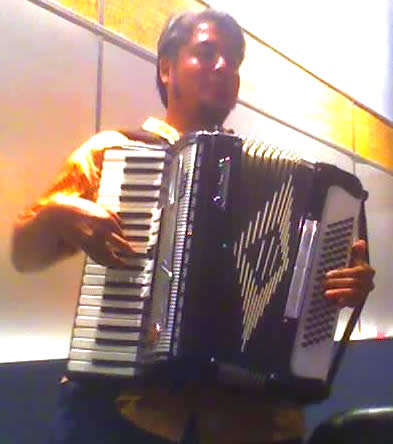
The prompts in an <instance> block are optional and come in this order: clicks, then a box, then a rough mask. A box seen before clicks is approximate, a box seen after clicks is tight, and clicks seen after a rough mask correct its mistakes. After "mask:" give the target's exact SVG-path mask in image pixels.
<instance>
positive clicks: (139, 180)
mask: <svg viewBox="0 0 393 444" xmlns="http://www.w3.org/2000/svg"><path fill="white" fill-rule="evenodd" d="M141 176H143V177H141ZM161 184H162V174H159V173H158V174H156V175H155V177H154V176H153V178H151V177H148V178H146V177H144V175H141V174H127V175H125V176H122V175H121V174H119V175H118V176H117V177H113V176H108V177H107V176H104V177H101V181H100V187H99V189H101V187H102V188H104V187H107V186H111V185H114V186H116V187H119V188H120V186H121V185H153V186H156V187H160V186H161Z"/></svg>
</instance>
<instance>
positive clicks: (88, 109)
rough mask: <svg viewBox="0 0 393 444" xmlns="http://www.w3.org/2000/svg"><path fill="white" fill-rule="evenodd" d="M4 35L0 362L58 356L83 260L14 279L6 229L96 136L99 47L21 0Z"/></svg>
mask: <svg viewBox="0 0 393 444" xmlns="http://www.w3.org/2000/svg"><path fill="white" fill-rule="evenodd" d="M16 17H17V19H15V18H16ZM10 18H12V19H10ZM0 29H1V30H2V39H0V52H1V55H2V82H1V85H0V91H1V98H2V115H1V119H0V169H1V174H0V214H1V219H0V238H1V241H2V242H1V244H0V279H1V282H2V291H1V299H0V305H1V306H0V313H1V315H0V316H1V319H0V324H1V333H2V334H1V338H0V348H1V351H2V352H1V356H0V360H1V361H3V362H7V361H19V360H30V359H47V358H57V357H64V356H65V355H66V353H67V348H68V344H67V340H68V334H69V329H70V324H71V322H72V316H73V304H74V301H75V290H76V289H77V286H78V285H79V277H78V276H79V273H76V270H79V261H80V259H75V260H73V261H68V262H65V263H64V264H62V265H59V266H57V267H54V268H52V269H49V270H48V271H45V272H43V273H39V274H34V275H21V274H18V273H16V272H15V271H14V270H13V268H12V266H11V263H10V259H9V246H10V236H11V226H12V223H13V220H14V219H15V217H16V215H17V213H18V212H20V211H21V210H22V209H23V208H24V207H25V206H27V205H30V204H31V203H32V202H33V201H34V199H36V198H37V197H38V196H39V195H40V193H42V192H43V191H44V190H45V188H47V187H48V185H49V184H50V182H51V181H52V180H53V179H54V176H55V174H56V172H57V171H58V170H59V168H60V166H61V165H62V163H63V161H64V159H65V158H66V156H67V155H68V154H69V153H70V152H71V150H72V149H74V148H76V147H77V146H78V145H79V144H80V143H81V142H82V141H83V140H84V139H85V138H87V137H88V136H89V135H91V134H92V133H93V131H94V127H95V121H94V120H95V111H94V109H95V96H96V77H97V70H96V65H97V41H96V37H95V36H94V35H92V34H90V33H89V32H87V31H85V30H84V29H82V28H80V27H78V26H75V25H73V24H71V23H69V22H67V21H65V20H63V19H61V18H59V17H57V16H56V15H54V14H51V13H49V12H48V11H46V10H44V9H41V8H39V7H38V6H36V5H34V4H32V3H30V2H28V1H25V0H7V1H5V2H2V8H1V12H0Z"/></svg>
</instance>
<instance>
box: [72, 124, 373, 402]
mask: <svg viewBox="0 0 393 444" xmlns="http://www.w3.org/2000/svg"><path fill="white" fill-rule="evenodd" d="M363 194H364V192H363V189H362V186H361V184H360V182H359V180H358V179H357V178H356V177H355V176H353V175H351V174H349V173H346V172H344V171H342V170H340V169H338V168H336V167H334V166H331V165H327V164H321V163H316V164H311V163H308V162H306V161H304V160H302V159H300V158H299V157H297V156H296V155H295V154H294V153H293V152H290V151H288V152H286V151H283V150H281V149H278V148H274V147H272V146H267V145H265V144H259V143H257V142H255V141H250V140H243V139H241V138H239V137H237V136H233V135H227V134H223V133H219V132H215V133H211V132H210V133H209V132H198V133H194V134H191V135H189V136H187V137H185V138H184V139H182V140H180V141H179V142H178V143H177V144H176V145H175V146H174V147H171V148H170V149H169V150H168V151H166V150H164V149H157V147H154V146H148V145H144V144H140V145H138V144H136V145H135V146H129V147H124V148H122V149H108V150H107V151H106V153H105V160H104V165H103V170H102V178H101V186H100V190H99V200H98V202H99V203H100V204H102V205H104V206H106V207H107V208H110V209H111V210H112V211H116V212H118V214H119V216H120V218H121V220H122V226H123V230H124V233H125V235H126V236H127V238H128V239H129V240H130V242H131V243H132V244H133V245H134V246H135V251H136V254H135V255H134V256H132V257H129V258H128V259H127V260H128V263H129V268H127V269H121V270H120V269H110V268H105V267H102V266H100V265H97V264H95V263H94V262H92V261H91V260H90V259H89V258H88V259H87V262H86V266H85V271H84V276H83V280H82V285H81V295H80V300H79V304H78V308H77V313H76V316H75V321H74V329H73V334H72V341H71V350H70V357H69V361H68V371H69V372H70V373H72V375H73V377H76V376H81V377H83V376H86V375H96V376H97V375H101V376H105V377H110V376H113V377H116V378H127V379H128V380H131V381H138V380H143V378H145V377H146V378H147V377H148V376H147V375H149V377H153V378H154V375H161V376H162V375H169V376H168V378H169V379H171V378H172V379H173V378H175V379H178V380H183V381H184V380H186V379H187V378H188V377H189V378H199V379H201V378H202V379H204V378H206V380H209V381H210V383H211V382H212V381H213V383H217V384H224V385H226V386H228V387H231V388H234V389H244V390H251V391H253V392H256V391H261V392H279V393H282V394H283V396H285V397H287V398H288V397H289V398H295V399H298V400H303V401H304V402H307V401H313V400H317V399H321V398H323V397H324V396H326V394H327V378H328V373H329V369H330V366H331V363H332V360H333V355H334V353H333V352H334V341H333V338H334V333H335V329H336V325H337V318H338V311H339V310H338V308H337V306H336V304H335V303H334V302H331V301H328V300H326V298H324V296H323V278H324V275H325V273H326V272H327V271H329V270H331V269H335V268H340V267H344V266H346V265H347V264H348V260H349V254H350V248H351V245H352V242H353V239H354V237H356V236H357V230H358V217H359V211H360V206H361V202H362V199H363ZM171 374H172V376H171Z"/></svg>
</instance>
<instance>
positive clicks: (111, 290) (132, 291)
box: [81, 285, 150, 298]
mask: <svg viewBox="0 0 393 444" xmlns="http://www.w3.org/2000/svg"><path fill="white" fill-rule="evenodd" d="M81 293H83V294H86V295H91V296H102V295H104V294H110V295H115V296H122V297H123V296H130V297H140V298H146V297H148V296H149V295H150V288H149V287H142V288H121V287H110V286H107V287H105V286H103V285H82V288H81Z"/></svg>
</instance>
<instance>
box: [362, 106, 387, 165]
mask: <svg viewBox="0 0 393 444" xmlns="http://www.w3.org/2000/svg"><path fill="white" fill-rule="evenodd" d="M353 114H354V140H355V152H356V153H357V154H359V155H360V156H362V157H365V158H366V159H369V160H372V161H374V162H376V163H379V164H380V165H382V166H383V167H385V168H386V169H388V170H390V171H393V126H392V125H389V124H388V123H387V122H386V121H384V120H382V119H379V118H378V117H377V116H375V115H373V114H371V113H370V112H368V111H366V110H364V109H362V108H360V107H359V106H354V111H353Z"/></svg>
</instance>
